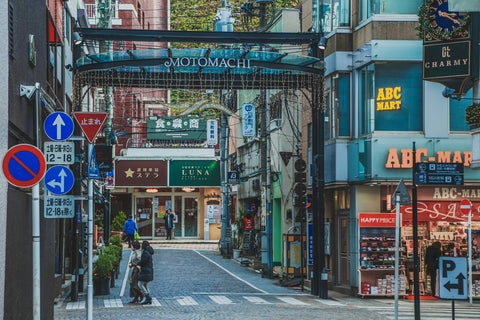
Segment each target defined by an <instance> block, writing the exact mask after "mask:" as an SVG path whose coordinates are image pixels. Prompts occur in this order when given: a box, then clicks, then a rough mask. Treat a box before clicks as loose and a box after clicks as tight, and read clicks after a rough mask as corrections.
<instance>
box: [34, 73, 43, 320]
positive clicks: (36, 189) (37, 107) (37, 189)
mask: <svg viewBox="0 0 480 320" xmlns="http://www.w3.org/2000/svg"><path fill="white" fill-rule="evenodd" d="M35 88H36V90H35V121H36V124H35V125H36V147H37V148H40V137H41V135H40V107H41V104H40V83H38V82H37V83H35ZM39 183H40V182H38V183H36V184H35V185H34V186H33V187H32V252H33V254H32V276H33V279H32V282H33V292H32V293H33V311H32V313H33V320H40V318H41V306H40V293H41V292H40V186H39Z"/></svg>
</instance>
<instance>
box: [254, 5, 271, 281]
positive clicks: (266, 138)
mask: <svg viewBox="0 0 480 320" xmlns="http://www.w3.org/2000/svg"><path fill="white" fill-rule="evenodd" d="M256 2H258V3H259V11H260V29H263V28H265V27H266V26H267V5H268V4H270V3H271V2H272V1H268V0H267V1H265V0H263V1H261V0H256ZM263 50H265V48H263ZM260 101H261V103H262V104H263V106H262V107H261V108H260V110H262V111H261V113H260V138H261V141H260V155H261V167H262V185H263V189H262V193H264V195H262V202H264V203H262V207H264V208H265V209H264V210H265V215H266V225H265V226H261V232H262V237H261V242H262V247H261V252H262V269H263V270H262V271H263V272H262V276H263V277H267V278H273V235H272V232H273V226H272V220H273V217H272V203H271V188H270V187H271V172H270V105H269V92H268V90H261V92H260ZM263 199H264V200H263ZM262 210H263V209H262Z"/></svg>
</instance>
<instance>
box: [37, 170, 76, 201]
mask: <svg viewBox="0 0 480 320" xmlns="http://www.w3.org/2000/svg"><path fill="white" fill-rule="evenodd" d="M44 182H45V188H47V190H48V191H50V192H51V193H54V194H65V193H67V192H69V191H70V190H71V189H72V187H73V183H74V182H75V178H74V176H73V173H72V170H70V169H69V168H67V167H65V166H54V167H51V168H50V169H48V170H47V173H46V174H45V178H44Z"/></svg>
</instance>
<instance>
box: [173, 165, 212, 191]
mask: <svg viewBox="0 0 480 320" xmlns="http://www.w3.org/2000/svg"><path fill="white" fill-rule="evenodd" d="M169 177H170V181H169V186H171V187H181V186H192V187H219V186H220V162H219V161H208V160H198V161H195V160H190V161H170V163H169Z"/></svg>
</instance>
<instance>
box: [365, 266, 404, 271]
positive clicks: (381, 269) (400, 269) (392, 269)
mask: <svg viewBox="0 0 480 320" xmlns="http://www.w3.org/2000/svg"><path fill="white" fill-rule="evenodd" d="M398 270H399V271H405V268H404V267H400V268H399V269H398ZM364 271H366V272H370V271H395V268H377V269H360V272H364Z"/></svg>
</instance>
